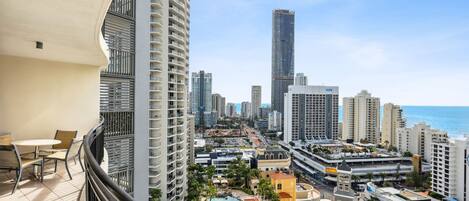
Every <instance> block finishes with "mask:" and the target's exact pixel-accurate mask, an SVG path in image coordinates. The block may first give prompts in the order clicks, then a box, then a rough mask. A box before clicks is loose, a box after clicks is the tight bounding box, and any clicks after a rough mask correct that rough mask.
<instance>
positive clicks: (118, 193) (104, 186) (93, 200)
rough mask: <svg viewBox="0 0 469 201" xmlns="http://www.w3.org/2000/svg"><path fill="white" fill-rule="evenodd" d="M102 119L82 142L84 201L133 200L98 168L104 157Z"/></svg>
mask: <svg viewBox="0 0 469 201" xmlns="http://www.w3.org/2000/svg"><path fill="white" fill-rule="evenodd" d="M103 123H104V119H101V121H100V122H99V124H97V125H96V126H95V127H94V128H93V129H91V130H90V131H89V132H88V134H87V135H86V136H85V137H84V140H83V150H84V156H85V157H84V161H85V173H86V174H85V175H86V180H85V200H87V201H97V200H100V201H101V200H103V201H107V200H121V201H132V200H133V198H132V197H131V196H130V195H129V194H128V193H126V192H125V191H124V190H123V189H122V188H120V187H119V186H118V185H117V184H116V183H114V182H113V181H112V179H111V178H110V177H109V176H108V175H107V174H106V172H104V170H103V169H102V168H101V167H100V165H101V162H102V161H103V157H104V127H103Z"/></svg>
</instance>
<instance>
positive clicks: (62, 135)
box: [39, 130, 78, 156]
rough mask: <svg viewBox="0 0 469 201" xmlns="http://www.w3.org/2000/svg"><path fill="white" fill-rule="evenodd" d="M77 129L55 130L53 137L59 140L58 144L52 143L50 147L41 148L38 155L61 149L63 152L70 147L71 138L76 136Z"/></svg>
mask: <svg viewBox="0 0 469 201" xmlns="http://www.w3.org/2000/svg"><path fill="white" fill-rule="evenodd" d="M77 133H78V132H77V131H63V130H57V132H56V133H55V137H54V139H56V140H60V141H61V143H60V144H56V145H52V148H51V149H41V150H40V152H39V155H40V156H44V155H47V154H51V153H54V152H58V151H62V152H65V151H67V150H68V149H69V148H70V145H71V143H72V142H73V139H75V137H77Z"/></svg>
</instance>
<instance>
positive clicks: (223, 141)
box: [214, 138, 225, 146]
mask: <svg viewBox="0 0 469 201" xmlns="http://www.w3.org/2000/svg"><path fill="white" fill-rule="evenodd" d="M214 142H215V143H217V144H218V146H221V144H223V143H225V140H224V139H223V138H217V139H215V140H214Z"/></svg>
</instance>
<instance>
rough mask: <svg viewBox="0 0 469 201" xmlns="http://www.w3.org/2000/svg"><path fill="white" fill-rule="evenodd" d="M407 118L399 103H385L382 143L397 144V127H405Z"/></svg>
mask: <svg viewBox="0 0 469 201" xmlns="http://www.w3.org/2000/svg"><path fill="white" fill-rule="evenodd" d="M405 125H406V120H405V118H404V117H403V112H402V109H401V107H400V106H399V105H394V104H392V103H386V104H384V109H383V121H382V126H381V144H383V145H386V146H393V147H395V146H396V135H397V129H399V128H405Z"/></svg>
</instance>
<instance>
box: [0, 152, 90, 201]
mask: <svg viewBox="0 0 469 201" xmlns="http://www.w3.org/2000/svg"><path fill="white" fill-rule="evenodd" d="M77 162H78V160H77ZM69 165H70V173H71V174H72V178H73V179H72V180H70V179H69V177H68V175H67V171H66V170H65V164H64V162H62V161H59V162H58V165H57V173H54V163H53V162H52V161H49V162H48V163H47V164H46V169H45V170H44V181H43V183H41V182H40V181H39V180H38V179H36V178H35V177H33V176H32V173H31V172H32V168H31V167H28V168H27V169H26V170H25V171H24V172H23V178H22V180H21V182H20V184H19V185H18V189H16V191H15V193H14V194H13V195H12V194H11V190H12V188H13V186H14V184H15V182H14V179H15V171H11V172H10V173H8V171H3V170H0V201H49V200H51V201H52V200H66V201H72V200H73V201H75V200H77V199H78V197H79V194H80V189H81V188H82V186H83V184H84V182H85V173H84V172H82V171H81V168H80V164H78V163H77V164H76V165H75V163H74V162H73V160H71V161H69Z"/></svg>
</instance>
